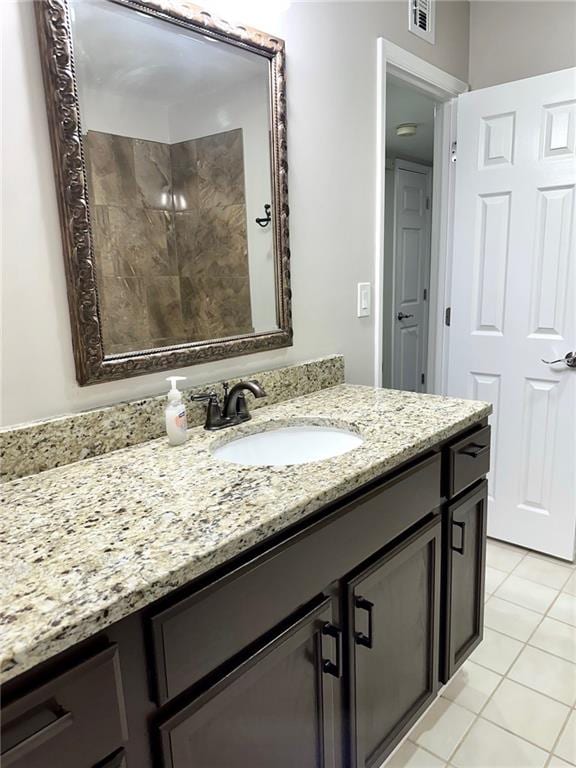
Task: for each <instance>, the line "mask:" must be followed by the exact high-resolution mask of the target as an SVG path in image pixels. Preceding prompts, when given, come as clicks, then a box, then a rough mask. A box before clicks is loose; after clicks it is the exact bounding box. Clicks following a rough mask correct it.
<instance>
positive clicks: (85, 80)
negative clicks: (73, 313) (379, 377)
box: [70, 0, 279, 355]
mask: <svg viewBox="0 0 576 768" xmlns="http://www.w3.org/2000/svg"><path fill="white" fill-rule="evenodd" d="M70 12H71V26H72V35H73V43H74V55H75V63H76V76H77V87H78V99H79V103H80V115H81V127H82V135H83V151H84V160H85V165H86V171H87V183H88V199H89V203H90V219H91V228H92V242H93V249H94V260H95V264H96V279H97V290H98V301H99V311H100V317H101V322H102V338H103V345H104V352H105V354H106V355H114V354H125V353H127V352H134V351H140V350H148V349H154V348H161V347H169V346H174V345H178V344H185V343H190V342H198V341H204V340H209V339H218V338H227V337H231V336H237V335H245V334H253V333H261V332H267V331H272V330H276V329H277V328H278V327H279V325H278V317H277V302H276V279H275V267H274V264H275V259H274V237H273V223H272V220H271V218H270V215H269V211H270V205H271V203H272V189H271V157H270V154H271V153H270V114H269V108H270V94H269V89H270V83H269V79H270V76H269V61H268V59H267V58H265V57H264V56H259V55H257V54H255V53H253V52H245V51H243V50H241V49H239V48H237V47H234V46H232V45H229V44H227V43H224V42H220V41H217V40H214V39H211V38H208V37H204V36H202V35H200V34H197V33H194V32H192V31H190V30H188V29H184V28H181V27H179V26H177V25H175V24H170V23H166V22H164V21H161V20H158V19H155V18H153V17H150V16H148V15H146V14H143V13H139V12H135V11H134V10H132V9H128V8H124V7H122V6H119V5H116V4H114V3H112V2H110V1H109V0H95V1H94V2H92V1H88V2H87V1H86V0H80V1H78V0H74V1H73V2H72V3H71V4H70Z"/></svg>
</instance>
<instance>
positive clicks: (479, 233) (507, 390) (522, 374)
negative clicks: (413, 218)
mask: <svg viewBox="0 0 576 768" xmlns="http://www.w3.org/2000/svg"><path fill="white" fill-rule="evenodd" d="M575 106H576V70H574V69H571V70H563V71H561V72H554V73H551V74H548V75H542V76H540V77H534V78H527V79H526V80H521V81H517V82H513V83H506V84H504V85H499V86H495V87H493V88H486V89H483V90H478V91H472V92H470V93H467V94H464V95H463V96H461V97H460V98H459V104H458V159H457V163H456V194H455V199H456V203H455V216H454V222H455V223H454V261H453V284H452V326H451V329H450V362H449V372H448V394H450V395H454V396H459V397H472V398H479V399H488V400H489V401H490V402H492V404H493V407H494V415H493V416H492V421H491V423H492V426H493V434H492V440H493V444H492V456H493V463H492V467H493V469H492V472H491V473H490V476H489V483H490V492H489V504H488V509H489V514H488V533H489V535H490V536H493V537H495V538H500V539H504V540H506V541H510V542H513V543H516V544H519V545H521V546H525V547H528V548H531V549H536V550H539V551H542V552H546V553H548V554H551V555H555V556H557V557H563V558H566V559H572V558H573V556H574V543H575V532H576V485H575V484H574V482H573V477H574V467H575V466H576V369H570V368H568V367H566V366H565V365H563V364H559V365H551V366H550V365H547V364H545V363H543V362H542V360H556V359H557V358H562V357H564V355H565V354H566V353H567V352H569V351H572V350H574V349H575V348H576V314H575V309H574V307H575V305H576V259H575V258H574V254H576V221H575V209H576V195H575V185H576V164H575V162H574V159H575V150H574V142H575V141H576V138H575V135H576V116H575V114H576V113H575Z"/></svg>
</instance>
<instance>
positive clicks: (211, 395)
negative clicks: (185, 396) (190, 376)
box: [190, 390, 218, 402]
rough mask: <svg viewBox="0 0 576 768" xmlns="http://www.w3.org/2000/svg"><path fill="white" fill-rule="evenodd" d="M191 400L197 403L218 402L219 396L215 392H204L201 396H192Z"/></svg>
mask: <svg viewBox="0 0 576 768" xmlns="http://www.w3.org/2000/svg"><path fill="white" fill-rule="evenodd" d="M190 400H194V401H196V402H202V401H206V400H207V401H210V402H213V401H216V402H218V395H217V394H216V392H215V391H214V390H212V392H202V393H201V394H199V395H190Z"/></svg>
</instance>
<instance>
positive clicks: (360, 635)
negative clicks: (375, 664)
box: [354, 597, 374, 648]
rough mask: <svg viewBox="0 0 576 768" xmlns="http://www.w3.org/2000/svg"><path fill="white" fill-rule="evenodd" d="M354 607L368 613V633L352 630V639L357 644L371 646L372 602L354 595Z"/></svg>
mask: <svg viewBox="0 0 576 768" xmlns="http://www.w3.org/2000/svg"><path fill="white" fill-rule="evenodd" d="M354 607H355V608H359V609H360V610H361V611H366V613H367V614H368V634H367V635H365V634H364V632H356V631H355V632H354V639H355V640H356V643H357V645H363V646H365V647H366V648H372V647H373V644H374V626H373V617H372V609H373V608H374V603H371V602H370V600H366V598H364V597H356V598H354Z"/></svg>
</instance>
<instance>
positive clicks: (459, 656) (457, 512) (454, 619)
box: [442, 480, 487, 683]
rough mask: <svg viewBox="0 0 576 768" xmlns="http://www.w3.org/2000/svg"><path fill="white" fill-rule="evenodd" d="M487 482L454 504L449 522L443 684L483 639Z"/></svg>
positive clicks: (449, 508)
mask: <svg viewBox="0 0 576 768" xmlns="http://www.w3.org/2000/svg"><path fill="white" fill-rule="evenodd" d="M486 510H487V482H486V480H483V481H482V482H481V483H480V484H479V485H478V486H477V487H476V488H475V489H474V490H473V491H471V492H470V493H468V494H467V495H466V496H465V497H464V498H463V499H461V500H460V501H457V502H455V503H454V504H450V506H449V507H448V509H447V513H446V518H445V536H444V546H445V549H446V552H445V558H444V563H445V573H444V587H443V589H444V610H443V612H442V615H443V617H444V621H445V622H446V624H445V627H444V632H443V637H444V649H443V659H444V663H443V665H442V666H443V668H442V680H443V682H445V683H446V682H448V680H449V679H450V677H452V675H453V674H454V672H455V671H456V670H457V669H458V667H459V666H460V665H461V664H463V663H464V661H466V659H467V658H468V656H469V655H470V654H471V653H472V651H473V650H474V648H476V646H477V645H478V644H479V643H480V641H481V640H482V636H483V624H484V571H485V565H486V517H487V514H486Z"/></svg>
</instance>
